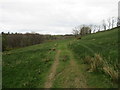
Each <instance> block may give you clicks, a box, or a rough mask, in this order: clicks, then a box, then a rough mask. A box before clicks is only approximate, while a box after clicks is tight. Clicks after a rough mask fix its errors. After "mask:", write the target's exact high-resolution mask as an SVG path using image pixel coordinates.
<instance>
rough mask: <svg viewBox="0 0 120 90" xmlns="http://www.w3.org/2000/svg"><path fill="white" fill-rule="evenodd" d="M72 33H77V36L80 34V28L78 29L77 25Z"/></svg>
mask: <svg viewBox="0 0 120 90" xmlns="http://www.w3.org/2000/svg"><path fill="white" fill-rule="evenodd" d="M72 33H73V35H75V37H76V36H77V35H79V30H77V27H75V28H74V29H73V31H72Z"/></svg>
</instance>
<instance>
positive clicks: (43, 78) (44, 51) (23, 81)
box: [2, 28, 120, 88]
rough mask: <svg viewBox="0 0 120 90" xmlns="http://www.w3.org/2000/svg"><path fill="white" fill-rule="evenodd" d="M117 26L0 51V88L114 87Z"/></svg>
mask: <svg viewBox="0 0 120 90" xmlns="http://www.w3.org/2000/svg"><path fill="white" fill-rule="evenodd" d="M118 29H119V28H117V29H114V30H110V31H106V32H99V33H96V34H91V35H87V36H84V37H82V39H79V40H77V39H76V38H70V39H66V40H57V41H52V42H47V43H44V44H40V45H34V46H29V47H25V48H20V49H14V50H11V51H6V52H3V61H2V65H3V88H44V87H45V88H113V87H117V79H118V77H117V75H118V74H117V72H118V69H119V65H118V43H119V42H118ZM119 44H120V43H119ZM111 73H112V74H111Z"/></svg>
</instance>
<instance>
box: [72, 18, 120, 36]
mask: <svg viewBox="0 0 120 90" xmlns="http://www.w3.org/2000/svg"><path fill="white" fill-rule="evenodd" d="M118 26H120V18H115V17H111V18H108V19H106V20H105V19H104V20H102V21H101V23H100V24H98V25H94V24H89V25H85V24H83V25H79V26H77V27H75V28H73V30H72V33H73V35H75V37H76V36H84V35H87V34H91V33H95V32H100V31H105V30H110V29H112V28H115V27H118Z"/></svg>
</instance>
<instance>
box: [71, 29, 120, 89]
mask: <svg viewBox="0 0 120 90" xmlns="http://www.w3.org/2000/svg"><path fill="white" fill-rule="evenodd" d="M118 29H119V28H115V29H113V30H109V31H105V32H99V33H96V34H91V35H87V36H85V37H82V39H81V40H75V41H74V42H72V43H71V45H70V46H69V47H70V49H72V51H73V52H74V53H75V55H76V57H77V62H78V63H79V64H81V63H82V64H86V65H87V66H86V67H87V68H89V69H91V70H92V72H86V76H87V77H88V85H89V86H90V87H93V86H95V87H103V88H104V87H117V83H115V82H114V79H115V80H116V79H118V70H119V65H118V44H120V43H119V42H118ZM105 62H107V63H108V64H105ZM103 65H104V67H103ZM100 68H101V69H102V71H101V70H98V69H100ZM103 81H104V82H103ZM106 82H107V84H106Z"/></svg>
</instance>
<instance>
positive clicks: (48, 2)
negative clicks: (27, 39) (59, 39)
mask: <svg viewBox="0 0 120 90" xmlns="http://www.w3.org/2000/svg"><path fill="white" fill-rule="evenodd" d="M118 1H119V0H0V32H2V31H4V32H8V31H9V32H22V33H25V32H33V31H34V32H37V33H41V34H69V33H71V32H72V28H74V27H75V26H78V25H80V24H99V23H100V22H101V21H102V20H103V19H107V18H108V17H113V16H115V17H117V13H118Z"/></svg>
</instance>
